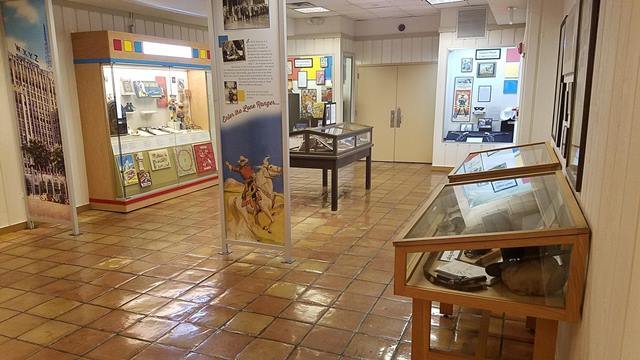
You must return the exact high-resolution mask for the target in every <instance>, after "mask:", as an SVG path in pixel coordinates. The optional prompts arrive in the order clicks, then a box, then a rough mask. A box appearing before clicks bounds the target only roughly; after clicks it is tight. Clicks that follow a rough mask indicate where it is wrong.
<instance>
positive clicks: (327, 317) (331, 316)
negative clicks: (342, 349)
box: [318, 308, 365, 331]
mask: <svg viewBox="0 0 640 360" xmlns="http://www.w3.org/2000/svg"><path fill="white" fill-rule="evenodd" d="M364 317H365V314H364V313H361V312H357V311H351V310H342V309H335V308H331V309H329V310H327V312H326V313H325V314H324V316H322V319H320V321H318V324H319V325H322V326H326V327H331V328H336V329H342V330H348V331H356V330H357V329H358V327H359V326H360V323H361V322H362V320H363V319H364Z"/></svg>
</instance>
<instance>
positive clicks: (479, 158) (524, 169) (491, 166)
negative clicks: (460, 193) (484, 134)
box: [449, 142, 562, 182]
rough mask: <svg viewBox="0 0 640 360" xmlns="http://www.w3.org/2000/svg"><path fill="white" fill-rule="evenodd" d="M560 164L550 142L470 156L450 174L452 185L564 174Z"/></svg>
mask: <svg viewBox="0 0 640 360" xmlns="http://www.w3.org/2000/svg"><path fill="white" fill-rule="evenodd" d="M561 168H562V165H561V164H560V160H559V159H558V156H557V155H556V153H555V151H554V150H553V148H552V145H551V144H550V143H548V142H539V143H531V144H525V145H516V146H510V147H505V148H499V149H492V150H485V151H477V152H472V153H470V154H469V155H468V156H467V157H466V159H464V161H463V162H462V164H460V165H459V166H458V167H457V168H455V169H453V171H451V173H449V181H450V182H460V181H469V180H482V179H490V178H497V177H502V176H512V175H530V174H535V173H541V172H549V171H555V170H560V169H561Z"/></svg>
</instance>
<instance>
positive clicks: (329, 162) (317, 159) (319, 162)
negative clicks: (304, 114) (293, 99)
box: [289, 124, 373, 211]
mask: <svg viewBox="0 0 640 360" xmlns="http://www.w3.org/2000/svg"><path fill="white" fill-rule="evenodd" d="M355 125H358V126H362V127H363V128H362V129H358V130H352V131H349V132H347V133H345V134H339V135H334V134H327V133H323V132H321V131H319V130H320V129H329V128H341V127H342V126H345V124H334V125H329V126H325V127H317V128H309V129H303V130H297V131H293V132H291V133H290V134H289V135H290V136H294V135H303V136H304V143H305V150H304V151H291V150H289V157H290V166H291V167H298V168H307V169H322V188H323V189H326V188H327V185H328V179H327V178H328V172H329V170H331V211H337V210H338V169H340V168H341V167H344V166H347V165H349V164H351V163H353V162H355V161H358V160H360V159H362V158H366V169H365V188H366V189H367V190H369V189H371V148H372V147H373V127H370V126H365V125H359V124H355ZM366 133H369V142H367V143H365V144H362V145H360V144H359V143H358V135H362V134H366ZM310 135H318V136H322V137H327V138H332V139H333V144H334V148H333V151H332V152H312V151H310V149H309V136H310ZM350 137H354V138H355V143H354V147H353V148H351V149H347V150H344V151H338V146H336V144H337V142H338V141H339V140H342V139H346V138H350Z"/></svg>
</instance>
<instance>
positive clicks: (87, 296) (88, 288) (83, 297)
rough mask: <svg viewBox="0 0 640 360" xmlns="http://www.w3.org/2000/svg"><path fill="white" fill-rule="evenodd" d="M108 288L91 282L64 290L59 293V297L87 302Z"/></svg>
mask: <svg viewBox="0 0 640 360" xmlns="http://www.w3.org/2000/svg"><path fill="white" fill-rule="evenodd" d="M108 290H109V289H108V288H105V287H101V286H95V285H91V284H84V285H81V286H80V287H77V288H75V289H72V290H68V291H65V292H63V293H61V294H59V296H60V297H63V298H65V299H69V300H75V301H80V302H89V301H91V300H93V299H95V298H97V297H98V296H100V295H102V294H104V293H105V292H107V291H108Z"/></svg>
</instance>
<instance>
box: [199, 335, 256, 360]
mask: <svg viewBox="0 0 640 360" xmlns="http://www.w3.org/2000/svg"><path fill="white" fill-rule="evenodd" d="M252 340H253V338H252V337H250V336H247V335H241V334H235V333H230V332H227V331H222V330H220V331H218V332H216V333H215V334H213V335H211V336H209V338H207V339H206V340H205V341H204V342H203V343H202V344H200V346H198V347H197V348H196V350H195V351H196V352H198V353H201V354H205V355H210V356H219V357H223V358H227V359H234V358H235V357H236V356H237V355H238V354H239V353H240V352H241V351H242V350H244V348H245V347H246V346H247V345H248V344H249V343H250V342H251V341H252Z"/></svg>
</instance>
